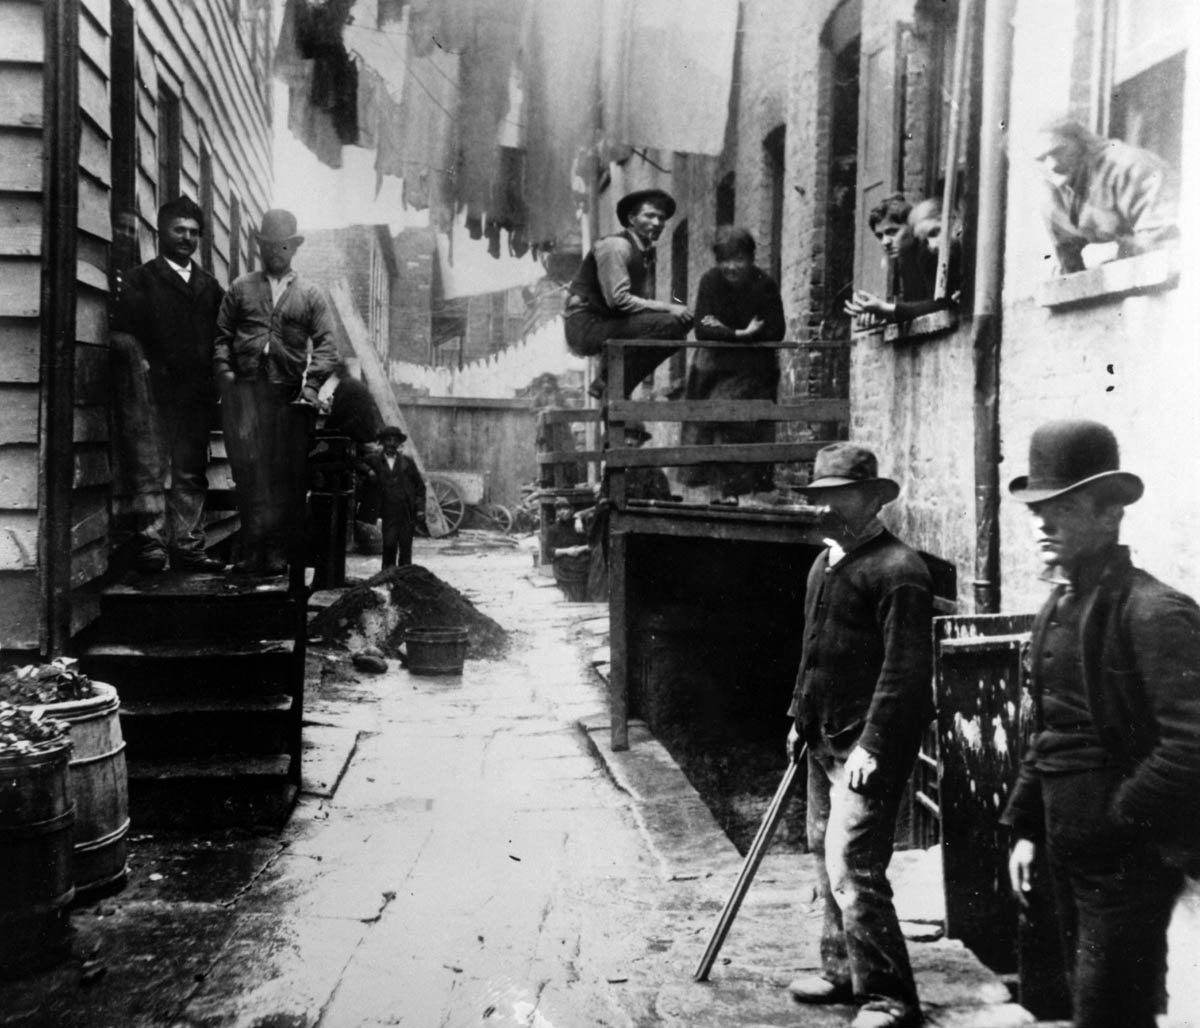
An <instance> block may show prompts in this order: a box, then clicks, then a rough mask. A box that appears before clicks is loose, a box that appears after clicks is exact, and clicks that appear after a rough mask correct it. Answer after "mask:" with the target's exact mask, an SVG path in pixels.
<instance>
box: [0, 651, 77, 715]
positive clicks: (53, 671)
mask: <svg viewBox="0 0 1200 1028" xmlns="http://www.w3.org/2000/svg"><path fill="white" fill-rule="evenodd" d="M78 663H79V662H78V661H77V660H75V659H74V658H72V657H57V658H55V659H54V660H52V661H50V663H48V664H26V665H24V666H23V667H18V668H11V669H9V670H8V671H5V672H3V673H0V700H4V701H6V702H8V703H15V704H17V705H19V706H27V707H33V706H40V705H42V704H46V703H68V702H70V701H72V700H86V699H91V697H92V696H94V695H95V694H96V690H95V689H94V688H93V687H92V680H91V679H90V678H88V676H87V675H85V674H84V673H83V672H82V671H80V670H79V669H78V667H77V664H78Z"/></svg>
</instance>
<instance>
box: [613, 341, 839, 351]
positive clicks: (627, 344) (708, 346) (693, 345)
mask: <svg viewBox="0 0 1200 1028" xmlns="http://www.w3.org/2000/svg"><path fill="white" fill-rule="evenodd" d="M662 345H664V344H663V340H661V339H609V340H608V341H606V342H605V344H604V346H605V348H606V349H607V350H608V351H609V352H611V353H614V354H615V353H620V352H622V351H623V350H645V349H648V348H651V347H655V346H662ZM669 345H671V346H678V347H680V348H683V349H687V350H737V351H738V352H739V353H753V352H754V351H755V350H808V349H813V348H815V347H820V346H822V345H823V344H820V343H817V344H813V343H798V342H796V341H795V340H794V339H780V340H778V341H777V342H770V343H729V342H725V341H723V340H718V339H684V340H680V341H676V340H671V341H670V343H669ZM824 345H825V348H826V349H828V348H830V346H829V345H828V344H824ZM834 348H836V344H835V346H834Z"/></svg>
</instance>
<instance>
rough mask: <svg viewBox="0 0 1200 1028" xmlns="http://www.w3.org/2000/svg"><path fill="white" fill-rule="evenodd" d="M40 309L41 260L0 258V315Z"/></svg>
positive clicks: (28, 315)
mask: <svg viewBox="0 0 1200 1028" xmlns="http://www.w3.org/2000/svg"><path fill="white" fill-rule="evenodd" d="M0 145H2V144H0ZM41 310H42V265H41V261H40V260H32V259H14V258H8V259H5V260H0V317H5V318H36V317H37V316H38V315H39V314H40V313H41Z"/></svg>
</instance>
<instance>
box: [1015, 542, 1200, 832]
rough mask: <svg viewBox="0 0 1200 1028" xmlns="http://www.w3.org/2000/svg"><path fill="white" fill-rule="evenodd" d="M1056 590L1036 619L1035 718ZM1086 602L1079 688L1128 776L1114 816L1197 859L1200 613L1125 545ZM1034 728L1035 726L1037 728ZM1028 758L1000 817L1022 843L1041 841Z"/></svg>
mask: <svg viewBox="0 0 1200 1028" xmlns="http://www.w3.org/2000/svg"><path fill="white" fill-rule="evenodd" d="M1062 589H1063V587H1062V586H1059V587H1058V588H1057V589H1055V591H1054V592H1053V593H1052V594H1051V596H1050V598H1049V599H1048V600H1047V601H1046V604H1045V605H1044V606H1043V607H1042V609H1041V611H1040V612H1039V613H1038V616H1037V619H1036V620H1035V621H1034V626H1033V638H1032V643H1031V658H1032V662H1033V669H1034V674H1033V676H1032V681H1031V689H1032V691H1033V700H1034V711H1035V718H1037V717H1039V716H1040V709H1041V703H1040V697H1041V683H1040V681H1039V675H1038V673H1037V671H1038V667H1039V664H1040V660H1039V653H1040V649H1041V646H1042V642H1043V640H1044V639H1045V635H1046V625H1047V622H1048V621H1049V618H1050V615H1051V613H1052V612H1053V611H1054V607H1055V604H1056V603H1057V602H1058V598H1059V595H1060V594H1061V592H1062ZM1082 602H1083V610H1082V614H1081V617H1080V633H1079V634H1080V644H1079V645H1080V652H1079V660H1080V667H1081V668H1082V673H1083V685H1084V691H1085V693H1086V695H1087V698H1088V704H1089V706H1090V708H1091V713H1092V719H1093V722H1094V723H1095V725H1096V728H1097V729H1098V731H1099V733H1100V739H1101V742H1102V744H1103V745H1104V748H1105V750H1106V751H1107V752H1108V753H1109V755H1110V757H1111V759H1112V761H1113V762H1114V763H1115V764H1116V765H1117V766H1118V767H1121V768H1124V769H1126V771H1127V773H1126V776H1125V779H1124V781H1123V782H1122V783H1121V785H1120V786H1119V787H1118V789H1117V791H1116V794H1115V795H1114V797H1113V802H1112V808H1111V814H1112V817H1113V820H1114V821H1115V822H1116V823H1117V824H1118V825H1124V826H1128V827H1137V828H1140V829H1143V830H1146V831H1148V832H1149V833H1150V835H1151V836H1152V837H1153V838H1154V839H1155V841H1157V842H1158V843H1160V844H1161V845H1162V846H1163V848H1164V850H1166V851H1167V852H1168V854H1170V853H1171V852H1176V853H1179V852H1182V853H1185V854H1191V855H1200V608H1198V607H1197V606H1196V604H1195V602H1194V601H1193V600H1191V599H1190V598H1189V597H1187V596H1185V595H1183V593H1180V592H1178V591H1177V590H1175V589H1172V588H1171V587H1170V586H1167V585H1164V584H1163V583H1162V582H1160V581H1158V579H1156V578H1154V577H1153V576H1152V575H1149V574H1147V573H1146V572H1145V571H1142V570H1140V569H1138V568H1135V567H1134V566H1133V565H1132V563H1130V560H1129V550H1128V549H1127V548H1126V547H1124V546H1120V547H1117V548H1116V550H1115V552H1114V554H1113V556H1112V557H1111V558H1110V560H1109V561H1108V563H1107V565H1106V566H1105V568H1104V570H1103V573H1102V574H1101V576H1100V581H1099V584H1098V585H1097V586H1096V587H1094V588H1093V589H1092V590H1091V591H1090V593H1089V594H1088V595H1087V596H1086V597H1084V598H1083V601H1082ZM1039 727H1040V726H1039V724H1038V722H1037V721H1035V724H1034V728H1035V731H1036V730H1037V729H1038V728H1039ZM1033 756H1034V752H1033V748H1032V747H1030V751H1029V752H1028V753H1027V754H1026V756H1025V759H1024V760H1023V761H1022V764H1021V769H1020V773H1019V775H1018V778H1017V784H1016V786H1015V787H1014V788H1013V792H1012V795H1011V796H1010V797H1009V801H1008V806H1007V808H1006V809H1005V811H1004V814H1003V816H1002V817H1001V821H1002V822H1003V823H1004V824H1007V825H1011V826H1012V827H1013V828H1014V829H1015V830H1016V832H1017V834H1018V835H1020V836H1021V837H1023V838H1029V839H1040V838H1041V837H1042V835H1043V828H1042V800H1041V782H1040V780H1039V777H1038V772H1037V770H1036V768H1035V767H1034V766H1033Z"/></svg>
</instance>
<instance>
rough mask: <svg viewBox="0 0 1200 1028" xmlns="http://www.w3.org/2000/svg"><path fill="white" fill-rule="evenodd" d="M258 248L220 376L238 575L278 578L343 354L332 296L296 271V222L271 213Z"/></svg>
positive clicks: (231, 297) (223, 343)
mask: <svg viewBox="0 0 1200 1028" xmlns="http://www.w3.org/2000/svg"><path fill="white" fill-rule="evenodd" d="M255 238H256V239H257V241H258V252H259V255H260V256H261V258H262V264H263V268H262V270H261V271H251V272H249V273H247V274H245V275H242V276H241V278H239V279H238V280H237V281H236V282H234V283H233V285H231V286H230V287H229V292H228V293H226V294H225V299H224V301H223V303H222V304H221V310H220V313H219V314H218V316H217V339H216V345H215V348H214V349H215V352H214V356H213V367H214V371H215V375H216V379H217V383H218V384H219V385H220V387H221V407H222V412H223V414H222V420H223V422H224V427H225V440H226V447H227V449H228V452H229V463H230V464H231V466H232V468H233V477H234V481H235V483H236V484H237V493H238V508H239V511H240V514H241V520H242V529H241V532H242V538H241V545H242V559H241V560H240V561H239V562H238V563H237V564H235V565H234V568H233V570H234V571H235V572H238V573H243V574H265V575H280V574H283V572H284V571H286V570H287V566H288V560H289V552H290V551H291V550H293V549H294V547H295V546H296V545H298V543H299V540H300V539H301V537H302V536H301V531H302V529H303V525H304V503H305V492H306V489H305V485H306V482H305V479H306V470H305V465H306V457H307V454H308V439H309V434H310V433H311V431H312V426H313V422H314V420H315V412H316V403H317V392H318V390H319V389H320V387H321V383H323V382H324V381H325V379H326V377H327V376H328V375H329V373H330V371H331V370H332V369H333V367H334V365H335V364H336V363H337V357H338V354H337V345H336V343H335V340H334V328H333V315H332V314H331V312H330V309H329V302H328V300H327V299H326V297H325V294H324V293H323V292H322V291H321V289H320V288H319V287H318V286H317V285H316V284H315V283H311V282H308V281H306V280H305V279H303V278H301V277H300V276H299V275H297V274H296V272H295V271H294V270H293V268H292V258H293V256H294V255H295V253H296V250H297V248H298V247H299V246H300V244H301V243H303V242H304V237H303V236H302V235H300V234H299V233H298V232H297V231H296V216H295V215H294V214H292V213H291V211H285V210H269V211H267V212H266V213H265V214H264V215H263V218H262V224H261V225H260V226H259V230H258V231H257V232H256V233H255Z"/></svg>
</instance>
